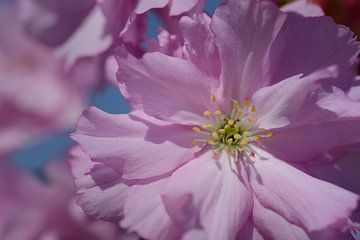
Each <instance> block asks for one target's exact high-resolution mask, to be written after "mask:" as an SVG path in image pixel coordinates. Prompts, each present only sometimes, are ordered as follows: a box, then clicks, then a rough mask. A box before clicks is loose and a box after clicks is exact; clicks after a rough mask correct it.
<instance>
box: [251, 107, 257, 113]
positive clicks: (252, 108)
mask: <svg viewBox="0 0 360 240" xmlns="http://www.w3.org/2000/svg"><path fill="white" fill-rule="evenodd" d="M250 112H253V113H254V112H256V107H255V106H254V105H252V106H251V107H250Z"/></svg>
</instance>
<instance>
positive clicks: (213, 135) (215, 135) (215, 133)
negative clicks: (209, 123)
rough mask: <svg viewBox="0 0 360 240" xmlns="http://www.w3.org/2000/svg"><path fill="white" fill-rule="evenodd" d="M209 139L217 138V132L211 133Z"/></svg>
mask: <svg viewBox="0 0 360 240" xmlns="http://www.w3.org/2000/svg"><path fill="white" fill-rule="evenodd" d="M211 137H213V138H218V137H219V135H218V134H217V132H212V133H211Z"/></svg>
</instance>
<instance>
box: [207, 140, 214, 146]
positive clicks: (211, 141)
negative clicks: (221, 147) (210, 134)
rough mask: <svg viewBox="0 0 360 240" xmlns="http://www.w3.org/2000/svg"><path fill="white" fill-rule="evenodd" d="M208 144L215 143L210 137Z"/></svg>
mask: <svg viewBox="0 0 360 240" xmlns="http://www.w3.org/2000/svg"><path fill="white" fill-rule="evenodd" d="M208 144H210V145H215V144H216V143H215V141H214V140H212V139H210V140H209V141H208Z"/></svg>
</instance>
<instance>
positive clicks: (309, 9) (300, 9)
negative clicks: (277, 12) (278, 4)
mask: <svg viewBox="0 0 360 240" xmlns="http://www.w3.org/2000/svg"><path fill="white" fill-rule="evenodd" d="M281 10H282V11H284V12H294V13H297V14H300V15H302V16H304V17H318V16H324V15H325V14H324V11H323V10H322V9H321V7H320V6H319V5H318V4H315V3H313V2H311V1H308V0H296V1H293V2H290V3H288V4H285V5H284V6H283V7H282V8H281Z"/></svg>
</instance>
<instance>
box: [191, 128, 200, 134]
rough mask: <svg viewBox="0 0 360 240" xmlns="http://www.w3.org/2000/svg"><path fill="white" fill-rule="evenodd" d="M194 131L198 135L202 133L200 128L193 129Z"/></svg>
mask: <svg viewBox="0 0 360 240" xmlns="http://www.w3.org/2000/svg"><path fill="white" fill-rule="evenodd" d="M192 130H193V131H194V132H197V133H199V132H201V129H200V128H198V127H193V128H192Z"/></svg>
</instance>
